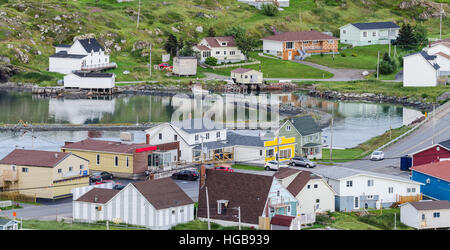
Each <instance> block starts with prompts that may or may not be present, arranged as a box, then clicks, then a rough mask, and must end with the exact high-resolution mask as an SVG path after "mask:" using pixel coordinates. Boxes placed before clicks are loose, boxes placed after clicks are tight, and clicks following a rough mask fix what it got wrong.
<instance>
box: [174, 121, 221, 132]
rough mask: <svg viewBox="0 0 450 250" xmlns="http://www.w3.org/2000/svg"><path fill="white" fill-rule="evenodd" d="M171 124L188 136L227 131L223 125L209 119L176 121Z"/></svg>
mask: <svg viewBox="0 0 450 250" xmlns="http://www.w3.org/2000/svg"><path fill="white" fill-rule="evenodd" d="M170 124H171V125H172V126H175V127H177V128H178V129H181V130H183V131H184V132H186V133H188V134H191V133H201V132H207V131H214V130H221V129H225V127H224V126H223V125H222V124H219V123H217V122H214V121H212V120H210V119H208V118H194V119H186V120H182V121H174V122H171V123H170Z"/></svg>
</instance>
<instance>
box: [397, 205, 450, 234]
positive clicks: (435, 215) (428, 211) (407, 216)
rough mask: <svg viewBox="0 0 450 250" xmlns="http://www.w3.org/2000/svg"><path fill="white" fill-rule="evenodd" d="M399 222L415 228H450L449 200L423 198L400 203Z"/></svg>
mask: <svg viewBox="0 0 450 250" xmlns="http://www.w3.org/2000/svg"><path fill="white" fill-rule="evenodd" d="M400 222H401V223H403V224H405V225H407V226H410V227H413V228H416V229H436V228H450V202H449V201H448V200H442V201H432V200H423V201H417V202H408V203H405V204H402V205H400Z"/></svg>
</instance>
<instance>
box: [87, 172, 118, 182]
mask: <svg viewBox="0 0 450 250" xmlns="http://www.w3.org/2000/svg"><path fill="white" fill-rule="evenodd" d="M112 178H113V174H111V173H108V172H98V173H94V174H92V175H91V176H90V177H89V179H90V181H91V182H96V181H100V182H101V181H103V180H112Z"/></svg>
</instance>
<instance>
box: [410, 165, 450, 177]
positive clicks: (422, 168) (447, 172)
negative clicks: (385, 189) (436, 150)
mask: <svg viewBox="0 0 450 250" xmlns="http://www.w3.org/2000/svg"><path fill="white" fill-rule="evenodd" d="M411 170H413V171H416V172H420V173H423V174H426V175H430V176H433V177H436V178H439V179H441V180H445V181H448V182H450V161H440V162H433V163H429V164H423V165H418V166H414V167H412V168H411Z"/></svg>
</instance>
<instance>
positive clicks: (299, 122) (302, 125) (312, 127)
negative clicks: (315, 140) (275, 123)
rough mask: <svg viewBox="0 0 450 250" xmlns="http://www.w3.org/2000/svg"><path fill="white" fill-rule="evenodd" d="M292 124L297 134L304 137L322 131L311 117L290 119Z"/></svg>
mask: <svg viewBox="0 0 450 250" xmlns="http://www.w3.org/2000/svg"><path fill="white" fill-rule="evenodd" d="M292 124H293V125H294V127H295V128H296V129H297V130H298V132H299V133H300V134H301V135H303V136H305V135H310V134H315V133H318V132H322V129H321V128H320V127H319V125H317V123H316V122H315V121H314V119H313V118H312V117H311V116H309V115H308V116H302V117H295V118H294V119H292Z"/></svg>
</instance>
